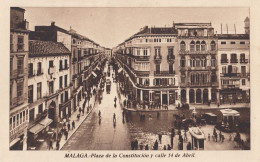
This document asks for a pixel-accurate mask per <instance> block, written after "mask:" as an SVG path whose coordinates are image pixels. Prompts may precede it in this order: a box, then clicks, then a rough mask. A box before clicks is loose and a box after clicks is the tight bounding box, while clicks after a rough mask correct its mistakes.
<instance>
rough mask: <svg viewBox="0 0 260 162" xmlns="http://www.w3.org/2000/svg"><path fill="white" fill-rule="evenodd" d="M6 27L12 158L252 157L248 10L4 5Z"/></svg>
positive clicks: (230, 8)
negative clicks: (86, 154)
mask: <svg viewBox="0 0 260 162" xmlns="http://www.w3.org/2000/svg"><path fill="white" fill-rule="evenodd" d="M234 13H235V14H234ZM9 30H10V61H9V62H10V74H9V86H10V88H9V99H10V102H9V150H10V151H11V152H12V151H18V150H24V151H68V150H71V151H73V150H74V151H75V150H128V151H131V150H137V151H142V150H159V151H163V150H165V151H166V150H178V151H181V150H198V151H208V150H209V151H224V150H251V140H250V139H251V138H250V137H251V134H252V133H251V129H250V128H251V124H250V121H251V118H250V114H251V106H250V104H251V102H250V101H251V99H250V98H251V95H250V87H251V84H250V8H249V7H19V6H12V7H10V29H9ZM6 95H7V94H6Z"/></svg>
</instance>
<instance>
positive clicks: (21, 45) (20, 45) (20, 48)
mask: <svg viewBox="0 0 260 162" xmlns="http://www.w3.org/2000/svg"><path fill="white" fill-rule="evenodd" d="M17 42H18V43H17V50H18V51H23V50H24V37H23V36H18V41H17Z"/></svg>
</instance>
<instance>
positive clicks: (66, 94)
mask: <svg viewBox="0 0 260 162" xmlns="http://www.w3.org/2000/svg"><path fill="white" fill-rule="evenodd" d="M68 100H69V93H68V91H65V102H67V101H68Z"/></svg>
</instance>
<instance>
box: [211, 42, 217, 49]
mask: <svg viewBox="0 0 260 162" xmlns="http://www.w3.org/2000/svg"><path fill="white" fill-rule="evenodd" d="M210 49H211V51H214V50H216V43H215V41H211V43H210Z"/></svg>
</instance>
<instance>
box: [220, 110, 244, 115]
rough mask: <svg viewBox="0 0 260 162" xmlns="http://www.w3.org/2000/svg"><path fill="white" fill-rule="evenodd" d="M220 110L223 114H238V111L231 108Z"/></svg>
mask: <svg viewBox="0 0 260 162" xmlns="http://www.w3.org/2000/svg"><path fill="white" fill-rule="evenodd" d="M220 112H221V113H222V114H223V116H240V114H239V112H237V111H236V110H232V109H222V110H220Z"/></svg>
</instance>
